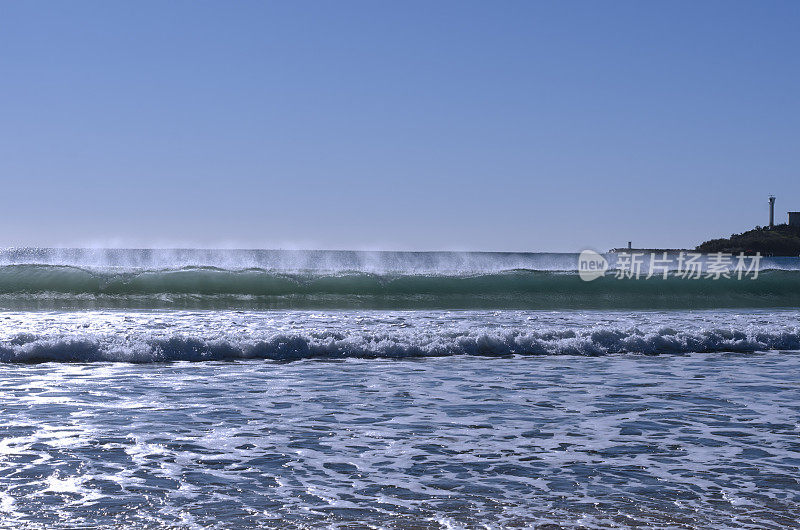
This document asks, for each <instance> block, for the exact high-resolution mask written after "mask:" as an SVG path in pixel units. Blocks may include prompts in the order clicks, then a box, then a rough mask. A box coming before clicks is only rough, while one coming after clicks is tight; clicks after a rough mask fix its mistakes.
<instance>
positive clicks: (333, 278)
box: [0, 265, 800, 309]
mask: <svg viewBox="0 0 800 530" xmlns="http://www.w3.org/2000/svg"><path fill="white" fill-rule="evenodd" d="M0 307H4V308H10V309H48V308H53V309H65V308H176V309H189V308H191V309H204V308H207V309H262V308H263V309H279V308H296V309H695V308H697V309H701V308H747V307H762V308H764V307H767V308H768V307H800V271H794V270H767V271H762V272H761V273H760V274H759V276H758V278H756V279H749V278H747V279H741V280H739V279H735V278H731V279H726V278H721V279H717V280H714V279H710V278H703V279H684V278H679V277H676V276H674V275H671V276H669V277H668V278H667V279H662V278H660V277H657V278H651V279H644V278H641V279H616V278H615V277H613V276H606V277H603V278H599V279H597V280H594V281H592V282H585V281H583V280H581V279H580V277H579V276H578V275H577V273H576V272H574V271H541V270H512V271H505V272H492V273H471V274H464V273H456V274H453V273H449V274H417V273H385V274H378V273H370V272H358V271H350V272H348V271H341V272H318V271H303V272H276V271H270V270H264V269H258V268H251V269H244V270H227V269H221V268H216V267H185V268H181V269H165V270H126V271H123V272H117V271H114V270H97V269H85V268H80V267H75V266H64V265H6V266H2V267H0Z"/></svg>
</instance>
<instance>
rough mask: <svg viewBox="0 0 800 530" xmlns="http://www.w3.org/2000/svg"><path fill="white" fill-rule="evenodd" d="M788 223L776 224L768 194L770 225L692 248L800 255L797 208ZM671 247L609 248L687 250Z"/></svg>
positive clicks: (612, 250)
mask: <svg viewBox="0 0 800 530" xmlns="http://www.w3.org/2000/svg"><path fill="white" fill-rule="evenodd" d="M788 214H789V219H788V221H789V222H788V223H784V224H778V225H776V224H775V197H774V196H772V195H770V197H769V225H767V226H756V227H755V228H753V229H752V230H748V231H746V232H742V233H741V234H731V236H730V237H727V238H719V239H710V240H708V241H705V242H703V243H700V244H699V245H697V246H696V247H695V248H694V252H702V253H717V252H724V253H726V254H740V253H744V254H756V253H760V254H761V255H762V256H800V212H788ZM689 251H690V250H689V249H674V248H646V249H645V248H632V247H631V244H630V243H628V248H614V249H611V252H646V253H649V252H670V253H673V252H674V253H677V252H689Z"/></svg>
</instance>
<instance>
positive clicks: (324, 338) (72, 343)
mask: <svg viewBox="0 0 800 530" xmlns="http://www.w3.org/2000/svg"><path fill="white" fill-rule="evenodd" d="M769 350H800V331H798V330H797V329H792V330H787V331H781V332H767V331H751V332H744V331H735V330H730V329H712V330H703V331H694V332H681V331H677V330H675V329H672V328H663V329H660V330H658V331H656V332H651V333H647V332H642V331H638V330H636V329H629V330H618V329H594V330H590V331H583V332H577V331H572V330H562V331H547V332H525V331H520V330H516V331H508V332H505V333H500V332H497V333H491V334H480V333H468V332H464V333H461V334H445V335H438V336H429V337H427V338H426V337H418V338H417V339H416V340H409V337H407V336H406V337H404V336H393V335H390V334H389V335H386V334H384V335H380V334H372V335H371V334H369V333H364V334H341V333H337V332H331V331H327V332H324V333H319V334H291V333H288V334H287V333H281V334H277V335H275V336H272V337H269V338H263V339H259V340H231V339H208V338H203V337H190V336H189V337H187V336H172V337H158V338H152V339H147V338H143V339H134V338H130V337H125V338H121V337H119V336H99V337H93V336H62V337H39V336H36V335H33V334H20V335H17V336H15V337H13V338H12V339H10V340H7V341H3V343H2V344H0V362H4V363H40V362H79V363H86V362H104V361H105V362H130V363H154V362H173V361H233V360H243V359H267V360H274V361H296V360H302V359H348V358H360V359H373V358H387V359H393V358H410V357H445V356H454V355H480V356H509V355H590V356H598V355H607V354H619V353H634V354H645V355H656V354H676V353H690V352H696V353H711V352H738V353H748V352H759V351H769Z"/></svg>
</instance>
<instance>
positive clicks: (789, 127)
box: [0, 0, 800, 251]
mask: <svg viewBox="0 0 800 530" xmlns="http://www.w3.org/2000/svg"><path fill="white" fill-rule="evenodd" d="M798 28H800V2H797V1H775V0H769V1H764V2H759V1H755V0H753V1H749V2H733V1H702V2H696V1H691V2H688V1H687V2H680V1H673V0H670V1H661V2H641V1H630V2H622V1H609V2H594V1H592V2H571V1H567V2H561V1H559V2H556V1H553V2H539V1H524V2H513V1H512V2H490V1H485V2H463V1H458V2H443V1H424V2H422V1H421V2H412V1H398V2H383V1H377V2H376V1H364V2H360V1H359V2H356V1H347V0H343V1H337V2H333V1H324V2H304V1H288V0H287V1H284V2H267V1H260V2H246V1H237V2H222V1H219V2H207V1H170V2H161V1H159V2H144V1H138V0H137V1H135V2H134V1H130V2H118V1H113V2H108V1H97V2H85V1H70V2H61V1H58V2H56V1H54V2H10V1H9V2H2V3H0V181H2V184H3V192H2V208H0V245H3V246H8V245H16V246H21V245H116V246H120V245H122V246H128V245H131V246H173V245H178V246H186V245H189V246H194V245H198V246H244V247H268V248H272V247H301V248H387V249H422V250H427V249H464V250H551V251H577V250H580V249H582V248H584V247H587V246H588V247H593V248H599V249H606V248H608V247H612V246H621V245H624V244H625V243H626V242H627V241H628V240H633V241H634V244H638V245H648V246H649V245H653V246H685V245H694V244H696V243H699V242H700V241H702V240H704V239H707V238H709V237H711V236H719V235H727V234H730V233H731V232H733V231H741V230H744V229H747V228H749V227H752V226H754V225H756V224H765V223H766V219H767V195H768V194H769V193H774V194H776V195H777V196H778V201H777V211H778V212H779V216H778V218H779V219H780V220H783V219H784V218H785V212H786V211H787V210H800V29H798Z"/></svg>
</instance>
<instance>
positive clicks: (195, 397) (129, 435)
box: [0, 314, 800, 528]
mask: <svg viewBox="0 0 800 530" xmlns="http://www.w3.org/2000/svg"><path fill="white" fill-rule="evenodd" d="M546 316H547V318H559V315H558V314H549V315H546ZM616 316H617V317H619V315H616ZM673 316H675V315H673ZM701 316H702V315H701ZM561 317H563V318H576V317H575V315H572V314H566V315H561ZM607 317H608V318H613V317H614V315H607ZM706 318H708V315H706ZM738 318H745V317H743V316H739V317H738ZM91 320H92V321H94V322H97V321H99V319H98V318H96V315H93V318H91ZM501 320H502V319H501ZM2 368H3V373H2V377H0V396H2V400H1V401H0V402H1V403H2V415H0V432H2V439H0V491H1V492H2V493H1V494H0V514H2V515H1V517H2V522H3V525H4V526H30V527H41V528H46V527H52V526H69V527H74V526H76V525H80V524H87V525H119V524H127V525H133V526H136V527H142V526H146V527H175V526H177V527H193V526H197V527H200V526H203V527H205V526H216V527H219V528H231V527H257V526H295V527H317V526H320V525H323V526H335V525H338V524H344V523H351V522H354V521H358V522H361V523H364V524H367V525H373V526H380V527H385V526H388V527H392V526H409V525H417V526H419V527H423V528H428V527H429V528H445V527H459V526H461V525H464V526H474V525H478V524H486V525H489V526H531V525H536V524H543V523H548V522H550V523H557V524H560V525H563V526H567V527H571V526H576V525H584V526H588V527H608V526H613V525H622V526H628V525H634V524H645V525H654V526H659V527H664V526H673V527H693V528H697V527H719V528H722V527H730V526H736V527H750V528H783V527H787V526H791V525H794V524H795V522H796V521H797V520H798V519H800V508H798V506H800V484H799V483H798V477H800V421H799V420H800V353H798V352H787V351H783V352H779V351H772V352H767V353H733V354H732V353H722V352H717V353H693V354H669V355H656V356H645V355H640V354H631V353H623V354H607V355H603V356H578V355H558V356H541V355H538V356H523V355H510V356H500V357H497V356H495V357H487V356H474V355H466V356H465V355H457V356H448V357H428V358H414V359H400V360H391V359H380V358H378V359H354V358H350V359H346V360H330V359H326V360H319V359H306V360H299V361H295V362H277V361H272V360H262V359H259V360H243V361H242V360H240V361H234V362H219V361H207V362H199V363H192V362H186V361H182V362H175V363H152V362H151V363H148V364H130V363H108V362H95V363H77V364H75V363H63V362H62V363H42V364H34V365H30V364H5V365H3V367H2Z"/></svg>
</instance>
